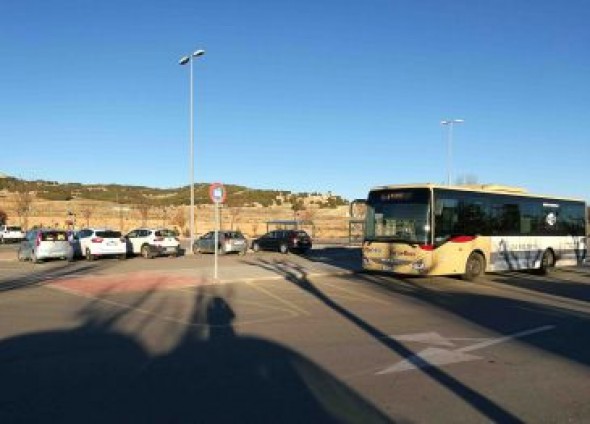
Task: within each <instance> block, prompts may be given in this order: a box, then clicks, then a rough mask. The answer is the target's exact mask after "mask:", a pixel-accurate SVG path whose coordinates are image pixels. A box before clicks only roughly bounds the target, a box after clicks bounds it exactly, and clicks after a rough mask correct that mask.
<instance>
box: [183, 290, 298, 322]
mask: <svg viewBox="0 0 590 424" xmlns="http://www.w3.org/2000/svg"><path fill="white" fill-rule="evenodd" d="M173 291H181V292H185V293H192V292H193V290H190V288H188V287H185V288H180V289H176V290H173ZM201 295H202V296H204V297H209V298H212V297H215V295H209V294H201ZM234 302H235V304H237V305H239V304H243V305H248V306H257V307H260V308H265V309H272V310H275V311H281V312H289V313H290V314H293V316H297V315H299V314H298V313H296V312H295V311H293V309H290V308H282V307H280V306H273V305H268V304H265V303H260V302H254V301H251V300H245V299H237V300H233V301H232V304H233V303H234Z"/></svg>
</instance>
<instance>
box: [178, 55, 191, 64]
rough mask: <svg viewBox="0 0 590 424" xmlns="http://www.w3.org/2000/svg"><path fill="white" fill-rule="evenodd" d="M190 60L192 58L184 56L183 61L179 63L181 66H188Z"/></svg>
mask: <svg viewBox="0 0 590 424" xmlns="http://www.w3.org/2000/svg"><path fill="white" fill-rule="evenodd" d="M189 60H191V58H190V57H188V56H184V57H183V58H181V59H180V60H179V61H178V64H179V65H186V64H187V63H188V62H189Z"/></svg>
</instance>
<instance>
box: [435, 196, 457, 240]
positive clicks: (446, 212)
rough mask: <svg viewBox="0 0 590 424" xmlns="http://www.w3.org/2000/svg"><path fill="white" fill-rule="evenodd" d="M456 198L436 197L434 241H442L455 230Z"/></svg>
mask: <svg viewBox="0 0 590 424" xmlns="http://www.w3.org/2000/svg"><path fill="white" fill-rule="evenodd" d="M458 204H459V202H458V201H457V199H437V201H436V204H435V226H436V241H444V240H446V239H448V238H450V237H451V236H452V235H453V234H454V233H455V232H456V228H455V227H456V225H457V221H458V219H459V218H458V214H457V207H458Z"/></svg>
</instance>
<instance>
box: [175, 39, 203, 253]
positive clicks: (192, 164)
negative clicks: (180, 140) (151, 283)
mask: <svg viewBox="0 0 590 424" xmlns="http://www.w3.org/2000/svg"><path fill="white" fill-rule="evenodd" d="M204 54H205V50H195V51H194V52H193V53H192V54H190V55H188V56H184V57H182V58H181V59H180V60H179V61H178V63H179V64H180V65H186V64H187V63H189V64H190V73H189V78H190V83H189V86H190V89H189V91H190V158H189V161H190V186H191V208H190V217H189V223H190V233H191V234H190V245H189V248H188V252H189V253H192V251H193V244H194V242H195V129H194V128H195V125H194V112H193V105H194V101H193V91H194V90H193V60H194V58H196V57H199V56H203V55H204Z"/></svg>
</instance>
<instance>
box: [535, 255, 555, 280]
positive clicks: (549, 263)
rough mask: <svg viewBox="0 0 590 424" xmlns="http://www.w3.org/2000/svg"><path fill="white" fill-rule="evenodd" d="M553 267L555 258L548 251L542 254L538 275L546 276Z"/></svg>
mask: <svg viewBox="0 0 590 424" xmlns="http://www.w3.org/2000/svg"><path fill="white" fill-rule="evenodd" d="M554 266H555V256H554V255H553V252H552V251H551V250H549V249H547V250H545V251H544V252H543V257H542V258H541V266H540V267H539V269H538V271H539V274H540V275H547V274H549V271H550V270H551V268H553V267H554Z"/></svg>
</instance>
